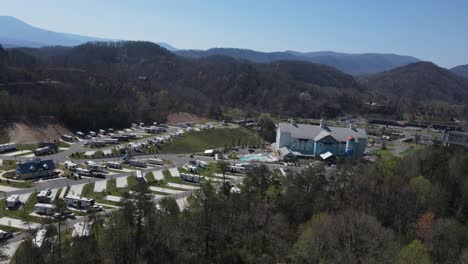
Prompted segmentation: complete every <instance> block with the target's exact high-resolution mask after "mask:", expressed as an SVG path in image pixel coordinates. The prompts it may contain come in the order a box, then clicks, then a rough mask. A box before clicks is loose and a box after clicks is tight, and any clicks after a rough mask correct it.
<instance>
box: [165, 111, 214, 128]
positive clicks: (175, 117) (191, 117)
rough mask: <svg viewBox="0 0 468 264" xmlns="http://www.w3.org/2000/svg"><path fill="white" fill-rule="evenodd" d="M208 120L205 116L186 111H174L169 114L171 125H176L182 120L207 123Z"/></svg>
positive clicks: (168, 121) (168, 118)
mask: <svg viewBox="0 0 468 264" xmlns="http://www.w3.org/2000/svg"><path fill="white" fill-rule="evenodd" d="M206 121H207V119H206V118H204V117H200V116H197V115H195V114H191V113H186V112H177V113H172V114H169V115H168V116H167V123H168V124H169V125H175V124H177V123H181V122H195V123H205V122H206Z"/></svg>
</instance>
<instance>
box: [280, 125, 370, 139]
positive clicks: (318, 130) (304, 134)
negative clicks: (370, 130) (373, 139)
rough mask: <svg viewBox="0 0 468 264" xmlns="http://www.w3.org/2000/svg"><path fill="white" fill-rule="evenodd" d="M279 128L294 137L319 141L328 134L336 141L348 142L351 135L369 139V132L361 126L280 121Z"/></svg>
mask: <svg viewBox="0 0 468 264" xmlns="http://www.w3.org/2000/svg"><path fill="white" fill-rule="evenodd" d="M278 128H279V129H280V130H281V132H286V133H290V134H291V137H292V138H302V139H311V140H314V141H319V140H321V139H323V138H325V137H327V136H331V137H333V138H334V139H335V140H336V141H339V142H346V140H347V138H348V137H349V136H352V137H354V138H355V139H356V140H357V141H359V139H367V134H366V131H365V130H364V129H361V128H349V127H333V126H326V127H325V128H322V127H320V126H317V125H308V124H295V125H293V124H291V123H279V125H278Z"/></svg>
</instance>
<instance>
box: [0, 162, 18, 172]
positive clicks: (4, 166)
mask: <svg viewBox="0 0 468 264" xmlns="http://www.w3.org/2000/svg"><path fill="white" fill-rule="evenodd" d="M17 166H18V165H17V164H16V161H14V160H4V161H3V163H2V165H1V166H0V170H3V171H9V170H15V169H16V167H17Z"/></svg>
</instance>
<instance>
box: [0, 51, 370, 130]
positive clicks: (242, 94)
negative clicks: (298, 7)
mask: <svg viewBox="0 0 468 264" xmlns="http://www.w3.org/2000/svg"><path fill="white" fill-rule="evenodd" d="M2 52H3V53H4V54H5V55H4V56H5V57H7V58H11V59H10V60H9V62H8V63H7V65H6V66H7V67H8V68H9V69H14V72H13V76H9V77H8V80H9V81H8V83H10V84H4V83H6V82H5V81H3V82H2V79H1V78H0V95H1V92H2V91H1V90H5V93H4V94H5V95H6V96H3V97H2V96H0V119H1V118H2V117H3V118H11V117H21V116H29V117H35V116H38V115H50V116H57V117H58V118H59V119H60V120H63V121H64V122H67V124H68V125H70V126H71V127H74V128H86V129H94V128H97V127H104V126H109V127H119V126H123V125H127V124H129V123H130V122H133V121H135V120H141V121H144V122H147V121H148V122H149V121H165V118H166V117H167V115H168V114H169V113H174V112H189V113H195V114H198V115H200V116H210V117H214V118H222V116H221V114H222V110H223V109H229V108H242V109H244V110H246V111H253V112H269V113H273V114H281V115H298V116H317V117H319V116H320V115H321V114H326V115H327V116H335V115H337V114H340V113H342V112H343V111H349V112H355V111H359V109H360V104H361V103H362V95H360V96H359V97H358V96H357V95H358V94H359V93H360V88H359V86H358V85H357V83H356V81H355V80H354V78H353V77H352V76H349V75H347V74H344V73H342V72H340V71H338V70H336V69H334V68H332V67H328V66H325V65H319V64H312V63H307V62H301V61H276V62H273V63H269V64H255V63H251V62H249V61H240V60H236V59H233V58H231V57H227V56H210V57H204V58H200V59H186V58H183V57H180V56H177V55H175V54H173V53H171V52H169V51H168V50H166V49H164V48H161V47H160V46H158V45H156V44H154V43H150V42H99V43H87V44H83V45H80V46H77V47H73V48H63V47H49V48H40V49H31V48H29V49H24V48H22V49H13V50H5V51H2ZM26 53H27V54H29V55H27V54H26ZM15 54H16V55H15ZM20 54H21V56H20ZM30 58H32V59H33V60H32V62H31V63H28V62H27V60H26V59H30ZM16 61H18V62H17V63H16ZM16 71H18V72H21V71H25V72H27V73H29V74H30V77H28V79H25V77H24V76H22V75H20V74H18V75H15V74H14V73H15V72H16ZM142 76H143V77H144V78H140V77H142ZM43 80H53V82H48V81H45V82H44V81H43ZM39 81H41V82H39ZM11 83H12V84H11ZM312 98H320V100H316V101H315V102H314V101H312Z"/></svg>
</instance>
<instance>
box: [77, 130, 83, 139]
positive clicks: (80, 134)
mask: <svg viewBox="0 0 468 264" xmlns="http://www.w3.org/2000/svg"><path fill="white" fill-rule="evenodd" d="M76 135H78V136H79V137H80V138H84V137H85V134H84V133H83V132H81V131H76Z"/></svg>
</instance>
